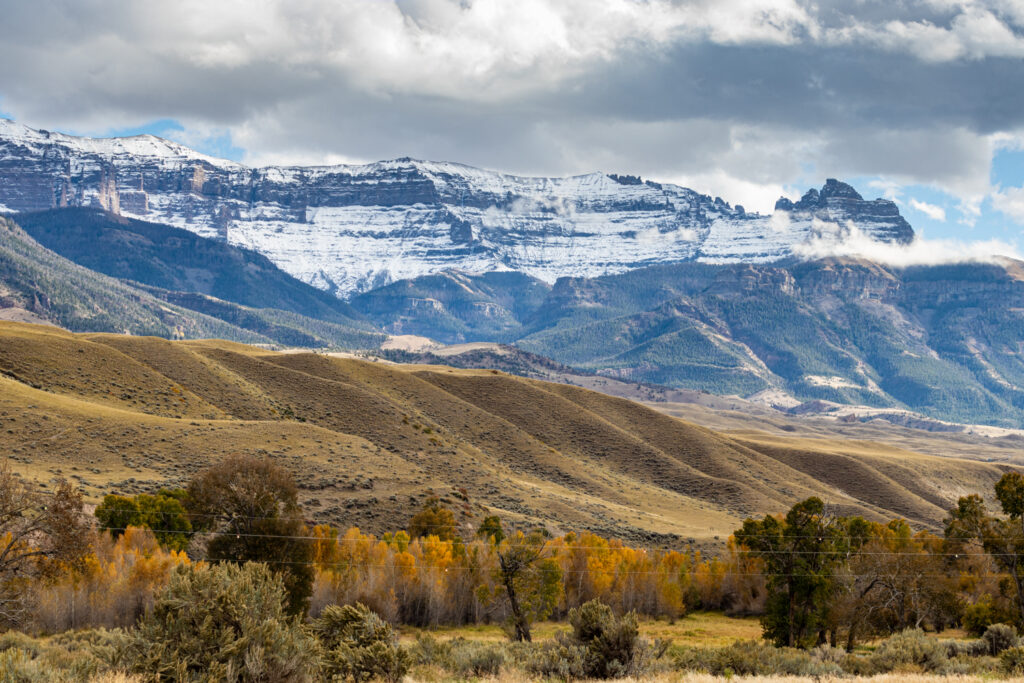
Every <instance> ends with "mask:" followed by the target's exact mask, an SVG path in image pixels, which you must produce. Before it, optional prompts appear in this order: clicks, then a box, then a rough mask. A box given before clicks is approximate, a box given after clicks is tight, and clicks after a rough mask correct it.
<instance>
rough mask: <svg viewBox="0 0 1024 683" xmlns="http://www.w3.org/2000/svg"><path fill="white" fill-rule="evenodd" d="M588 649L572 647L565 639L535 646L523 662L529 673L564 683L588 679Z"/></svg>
mask: <svg viewBox="0 0 1024 683" xmlns="http://www.w3.org/2000/svg"><path fill="white" fill-rule="evenodd" d="M588 655H589V653H588V652H587V648H585V647H581V646H579V645H570V644H568V643H566V642H564V639H559V640H556V641H555V642H554V643H547V644H545V645H541V646H534V647H533V648H531V650H530V652H529V653H528V654H527V655H526V657H525V658H524V660H523V668H525V669H526V671H527V672H528V673H531V674H534V675H536V676H538V677H541V678H559V679H561V680H563V681H568V680H573V679H579V678H587V657H588Z"/></svg>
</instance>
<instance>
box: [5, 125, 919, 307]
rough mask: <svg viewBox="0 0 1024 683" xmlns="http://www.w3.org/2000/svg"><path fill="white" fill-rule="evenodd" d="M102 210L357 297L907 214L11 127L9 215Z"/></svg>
mask: <svg viewBox="0 0 1024 683" xmlns="http://www.w3.org/2000/svg"><path fill="white" fill-rule="evenodd" d="M65 206H83V207H89V206H91V207H96V208H102V209H106V210H108V211H112V212H114V213H118V214H122V215H126V216H133V217H136V218H142V219H145V220H153V221H157V222H160V223H166V224H169V225H174V226H177V227H180V228H183V229H186V230H189V231H192V232H195V233H197V234H199V235H202V236H204V237H216V238H219V239H221V240H224V241H226V242H229V243H231V244H234V245H240V246H244V247H248V248H252V249H255V250H256V251H258V252H260V253H262V254H264V255H265V256H267V257H268V258H269V259H270V260H271V261H273V262H274V263H275V264H276V265H277V266H279V267H280V268H281V269H282V270H284V271H286V272H287V273H289V274H291V275H293V276H295V277H297V278H298V279H300V280H302V281H303V282H306V283H309V284H312V285H315V286H317V287H320V288H322V289H326V290H329V291H331V292H334V293H338V294H340V295H343V296H347V295H349V294H352V293H354V292H362V291H367V290H369V289H373V288H375V287H379V286H382V285H386V284H388V283H390V282H393V281H395V280H399V279H404V278H413V277H417V276H420V275H428V274H433V273H437V272H440V271H443V270H446V269H459V270H463V271H470V272H487V271H494V270H513V271H519V272H522V273H525V274H527V275H530V276H531V277H535V278H539V279H542V280H544V281H546V282H549V283H551V282H554V281H555V280H556V279H557V278H559V277H562V276H577V277H594V276H597V275H603V274H607V273H620V272H624V271H628V270H631V269H634V268H639V267H644V266H649V265H654V264H658V263H673V262H680V261H692V260H701V261H708V262H768V261H775V260H778V259H780V258H784V257H787V256H790V255H793V254H794V253H795V252H796V251H798V250H799V249H800V247H801V245H805V244H806V243H807V242H808V241H809V240H815V239H818V240H822V239H823V240H826V241H831V240H838V239H842V237H843V235H844V234H845V232H846V231H848V230H849V229H850V227H849V226H851V225H852V226H854V227H855V228H857V229H859V230H860V231H862V232H863V233H864V234H865V235H867V236H868V237H871V238H873V239H876V240H880V241H887V242H909V241H910V240H911V239H912V238H913V230H912V229H911V227H910V225H909V224H907V222H906V221H905V220H904V219H903V218H902V217H901V216H900V215H899V211H898V210H897V208H896V205H895V204H893V203H892V202H890V201H887V200H884V199H875V200H864V199H863V198H862V197H861V196H860V195H859V194H857V192H856V191H855V190H854V189H853V188H852V187H850V186H849V185H846V184H844V183H840V182H837V181H835V180H829V181H828V182H827V183H826V184H825V185H824V186H823V187H822V188H821V190H820V191H819V190H811V191H809V192H808V193H807V194H806V195H804V197H803V198H802V199H801V200H800V201H798V202H796V203H793V202H790V201H787V200H782V201H780V202H779V204H778V205H777V206H776V210H775V214H773V216H771V217H768V216H761V215H758V214H752V213H747V212H746V211H745V210H744V209H743V207H742V206H732V205H730V204H728V203H727V202H725V201H723V200H722V199H721V198H718V197H714V198H712V197H709V196H707V195H703V194H700V193H699V192H695V191H693V190H691V189H688V188H684V187H679V186H676V185H670V184H663V183H656V182H652V181H642V180H641V179H640V178H636V177H631V176H619V175H605V174H602V173H591V174H588V175H582V176H574V177H570V178H529V177H519V176H511V175H504V174H501V173H496V172H493V171H486V170H481V169H476V168H472V167H469V166H464V165H461V164H455V163H447V162H430V161H418V160H413V159H395V160H393V161H382V162H378V163H375V164H367V165H362V166H326V167H278V166H272V167H264V168H248V167H245V166H242V165H240V164H236V163H234V162H229V161H223V160H217V159H211V158H209V157H206V156H204V155H201V154H198V153H196V152H194V151H192V150H189V149H188V148H186V147H183V146H181V145H178V144H175V143H172V142H168V141H166V140H160V139H158V138H154V137H152V136H138V137H135V138H120V139H92V138H77V137H71V136H67V135H61V134H57V133H49V132H47V131H39V130H34V129H31V128H28V127H26V126H22V125H19V124H16V123H14V122H12V121H7V120H3V119H0V211H3V210H4V209H5V207H6V210H7V211H13V212H27V211H40V210H46V209H51V208H58V207H65Z"/></svg>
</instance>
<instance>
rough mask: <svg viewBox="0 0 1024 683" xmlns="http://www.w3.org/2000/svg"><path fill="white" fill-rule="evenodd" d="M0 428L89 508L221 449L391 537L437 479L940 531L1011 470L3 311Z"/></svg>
mask: <svg viewBox="0 0 1024 683" xmlns="http://www.w3.org/2000/svg"><path fill="white" fill-rule="evenodd" d="M0 435H2V441H0V443H2V444H3V447H4V449H5V450H6V452H7V453H8V454H9V457H11V458H12V459H13V460H14V461H15V463H16V464H17V466H18V469H19V470H21V471H28V472H30V473H33V474H35V475H36V476H38V477H39V478H40V479H42V480H47V479H49V478H50V477H52V476H54V475H63V476H68V477H71V478H73V479H74V480H76V481H77V482H79V483H80V484H81V485H82V486H83V487H84V488H85V490H86V492H87V495H88V496H90V497H91V498H92V499H93V500H96V499H97V498H98V497H99V496H100V495H101V494H103V493H106V492H110V491H112V490H117V491H121V492H126V493H131V492H139V491H144V490H148V489H151V488H155V487H157V486H161V485H165V484H167V483H175V482H181V481H183V480H184V479H185V478H186V477H187V476H188V475H189V473H191V472H193V471H195V470H196V469H197V468H199V467H202V466H203V465H205V464H206V463H208V462H210V461H211V460H212V459H215V458H217V457H220V456H223V455H225V454H228V453H238V452H242V453H253V454H265V455H268V456H270V457H273V458H275V459H277V460H279V461H280V462H283V463H284V464H286V465H287V466H288V467H289V469H291V470H292V471H293V472H294V473H295V475H296V477H297V479H298V481H299V483H300V485H301V487H302V491H303V497H304V499H305V501H306V504H307V508H308V510H309V515H310V517H311V518H312V519H313V520H315V521H329V522H333V523H336V524H343V525H349V524H356V525H359V526H360V527H362V528H365V529H369V530H373V531H383V530H385V529H391V528H395V527H396V526H402V525H404V524H405V523H406V522H407V520H408V518H409V516H410V515H411V513H412V511H414V510H415V509H416V508H417V507H418V505H419V504H420V503H421V502H422V500H423V498H424V496H426V495H427V493H428V491H431V490H432V491H435V492H437V493H439V494H441V495H443V496H444V497H445V498H446V499H447V500H448V501H450V503H451V504H452V505H453V507H455V508H456V509H457V510H458V511H459V514H460V517H459V519H460V521H462V522H464V523H466V524H467V525H470V524H472V523H474V522H478V520H479V518H480V515H481V514H483V512H484V511H485V510H489V511H492V512H494V513H497V514H500V515H502V516H504V517H507V518H512V519H520V520H530V521H536V522H542V523H545V524H547V525H549V526H550V527H552V529H554V530H567V529H584V528H585V529H591V530H594V531H599V532H601V533H604V534H609V535H613V536H617V537H621V538H627V539H630V540H632V541H634V542H643V543H678V542H680V539H682V540H688V539H694V540H695V541H697V542H705V543H713V542H715V537H719V538H724V536H725V535H726V534H728V533H729V532H730V531H731V530H732V529H734V528H735V527H736V526H737V524H738V523H739V521H740V520H741V518H742V517H744V516H746V515H754V514H762V513H765V512H776V511H780V510H784V509H786V508H788V507H789V506H790V505H791V504H792V503H793V502H795V501H797V500H799V499H802V498H805V497H807V496H809V495H820V496H822V497H823V498H825V499H826V500H828V501H829V502H831V503H833V504H835V505H836V506H838V508H839V509H840V510H841V511H843V512H856V513H860V514H865V515H868V516H870V517H875V518H891V517H893V516H902V517H905V518H907V519H908V520H910V521H912V522H913V523H915V524H920V525H929V526H935V525H937V524H938V523H939V521H940V519H941V517H942V515H943V513H944V511H945V510H946V509H947V508H948V507H949V506H950V505H951V504H952V503H953V502H954V501H955V499H956V497H957V496H959V495H961V494H963V493H964V492H966V491H968V490H969V491H979V492H985V491H991V490H992V484H993V482H994V481H995V480H996V479H998V477H999V476H1000V475H1001V474H1002V472H1003V471H1004V470H1005V467H1004V466H1000V465H995V464H990V463H982V462H975V461H966V460H956V459H951V458H939V457H934V456H928V455H922V454H919V453H914V452H911V451H908V450H903V449H899V448H893V447H888V446H881V445H877V444H875V445H871V444H865V443H864V442H851V443H850V444H848V445H844V444H841V443H833V442H829V443H828V444H826V447H816V446H815V445H814V444H815V442H814V440H809V439H800V440H795V441H794V442H793V443H788V442H786V440H785V439H782V440H781V441H780V440H779V439H778V438H773V439H761V440H758V439H755V438H749V437H748V438H743V439H739V438H732V437H730V436H727V435H724V434H721V433H718V432H714V431H711V430H708V429H704V428H702V427H700V426H698V425H696V424H693V423H689V422H685V421H683V420H679V419H675V418H673V417H670V416H668V415H665V414H663V413H660V412H657V411H654V410H652V409H650V408H647V407H645V406H643V405H641V404H638V403H634V402H631V401H628V400H625V399H620V398H614V397H611V396H608V395H605V394H600V393H596V392H593V391H588V390H586V389H582V388H579V387H573V386H566V385H560V384H549V383H545V382H541V381H537V380H531V379H525V378H521V377H513V376H509V375H505V374H502V373H500V372H497V371H489V370H466V369H454V368H445V367H442V366H416V365H390V364H386V363H382V362H378V363H372V362H365V361H360V360H352V359H346V358H337V357H331V356H328V355H324V354H312V353H272V352H267V351H264V350H262V349H259V348H256V347H252V346H246V345H242V344H237V343H232V342H221V341H184V342H172V341H168V340H165V339H158V338H153V337H129V336H121V335H109V334H84V335H83V334H71V333H68V332H65V331H63V330H58V329H54V328H49V327H43V326H38V325H28V324H20V323H10V322H0Z"/></svg>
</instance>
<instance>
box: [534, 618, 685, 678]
mask: <svg viewBox="0 0 1024 683" xmlns="http://www.w3.org/2000/svg"><path fill="white" fill-rule="evenodd" d="M569 623H570V624H571V625H572V632H571V633H570V634H569V635H568V636H566V635H563V634H559V636H558V637H557V639H556V640H557V643H556V644H555V645H554V646H549V647H548V649H549V650H550V652H547V653H544V654H542V655H539V659H538V665H541V664H542V665H543V666H541V668H545V667H546V668H549V669H550V668H554V669H556V670H558V671H560V672H564V673H565V675H561V674H552V675H560V676H561V677H563V678H576V677H579V675H578V674H579V672H580V671H582V675H583V676H584V677H586V678H623V677H625V676H634V675H641V674H643V673H644V672H645V671H647V670H648V669H649V668H650V666H651V664H652V663H653V660H654V659H657V658H658V657H660V656H661V655H662V654H664V651H665V646H664V645H662V644H661V643H655V644H653V645H652V644H650V643H648V642H647V641H645V640H643V639H642V638H640V628H639V625H638V623H637V615H636V613H635V612H630V613H628V614H625V615H623V616H622V617H616V616H615V614H614V613H613V612H612V609H611V608H610V607H608V606H607V605H604V604H602V603H601V602H599V601H597V600H591V601H590V602H587V603H584V604H583V605H581V606H580V607H579V608H578V609H571V610H569ZM557 658H563V659H564V663H563V665H559V664H558V663H557V662H555V661H554V659H557Z"/></svg>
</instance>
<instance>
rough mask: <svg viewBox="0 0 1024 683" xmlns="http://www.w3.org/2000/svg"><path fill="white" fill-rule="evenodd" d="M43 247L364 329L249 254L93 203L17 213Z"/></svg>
mask: <svg viewBox="0 0 1024 683" xmlns="http://www.w3.org/2000/svg"><path fill="white" fill-rule="evenodd" d="M17 220H18V225H20V226H21V227H22V228H23V229H24V230H25V232H27V233H28V234H30V235H32V237H33V238H35V240H36V241H37V242H39V243H40V244H42V245H43V246H44V247H46V248H47V249H50V250H52V251H55V252H56V253H58V254H60V255H61V256H63V257H65V258H67V259H70V260H72V261H74V262H75V263H77V264H79V265H81V266H85V267H86V268H89V269H90V270H95V271H97V272H100V273H103V274H105V275H110V276H111V277H116V278H120V279H123V280H133V281H135V282H141V283H143V284H147V285H152V286H154V287H159V288H161V289H165V290H171V291H183V292H197V293H199V294H208V295H210V296H213V297H216V298H218V299H223V300H225V301H232V302H234V303H237V304H242V305H244V306H251V307H254V308H276V309H280V310H285V311H292V312H293V313H298V314H300V315H304V316H307V317H311V318H318V319H320V320H327V321H330V322H335V323H341V324H345V325H350V326H363V327H367V328H369V325H366V324H365V323H362V322H357V321H358V320H359V318H360V316H359V314H358V313H356V312H355V311H354V310H352V308H351V307H350V306H348V305H347V304H346V303H345V302H343V301H341V300H339V299H338V298H337V297H334V296H331V295H330V294H327V293H326V292H323V291H321V290H319V289H316V288H315V287H311V286H310V285H307V284H305V283H303V282H300V281H298V280H296V279H295V278H293V277H291V276H290V275H288V274H287V273H284V272H283V271H281V270H280V269H278V268H277V267H276V266H275V265H274V264H272V263H271V262H270V261H269V260H267V258H266V257H265V256H263V255H261V254H258V253H256V252H253V251H250V250H246V249H240V248H238V247H233V246H230V245H228V244H225V243H223V242H218V241H216V240H211V239H207V238H204V237H200V236H198V235H196V234H195V233H192V232H189V231H187V230H181V229H179V228H173V227H170V226H166V225H160V224H158V223H148V222H145V221H139V220H133V219H129V218H124V217H122V216H117V215H115V214H112V213H110V212H107V211H102V210H99V209H77V208H67V209H55V210H52V211H43V212H39V213H31V214H20V215H18V218H17Z"/></svg>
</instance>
